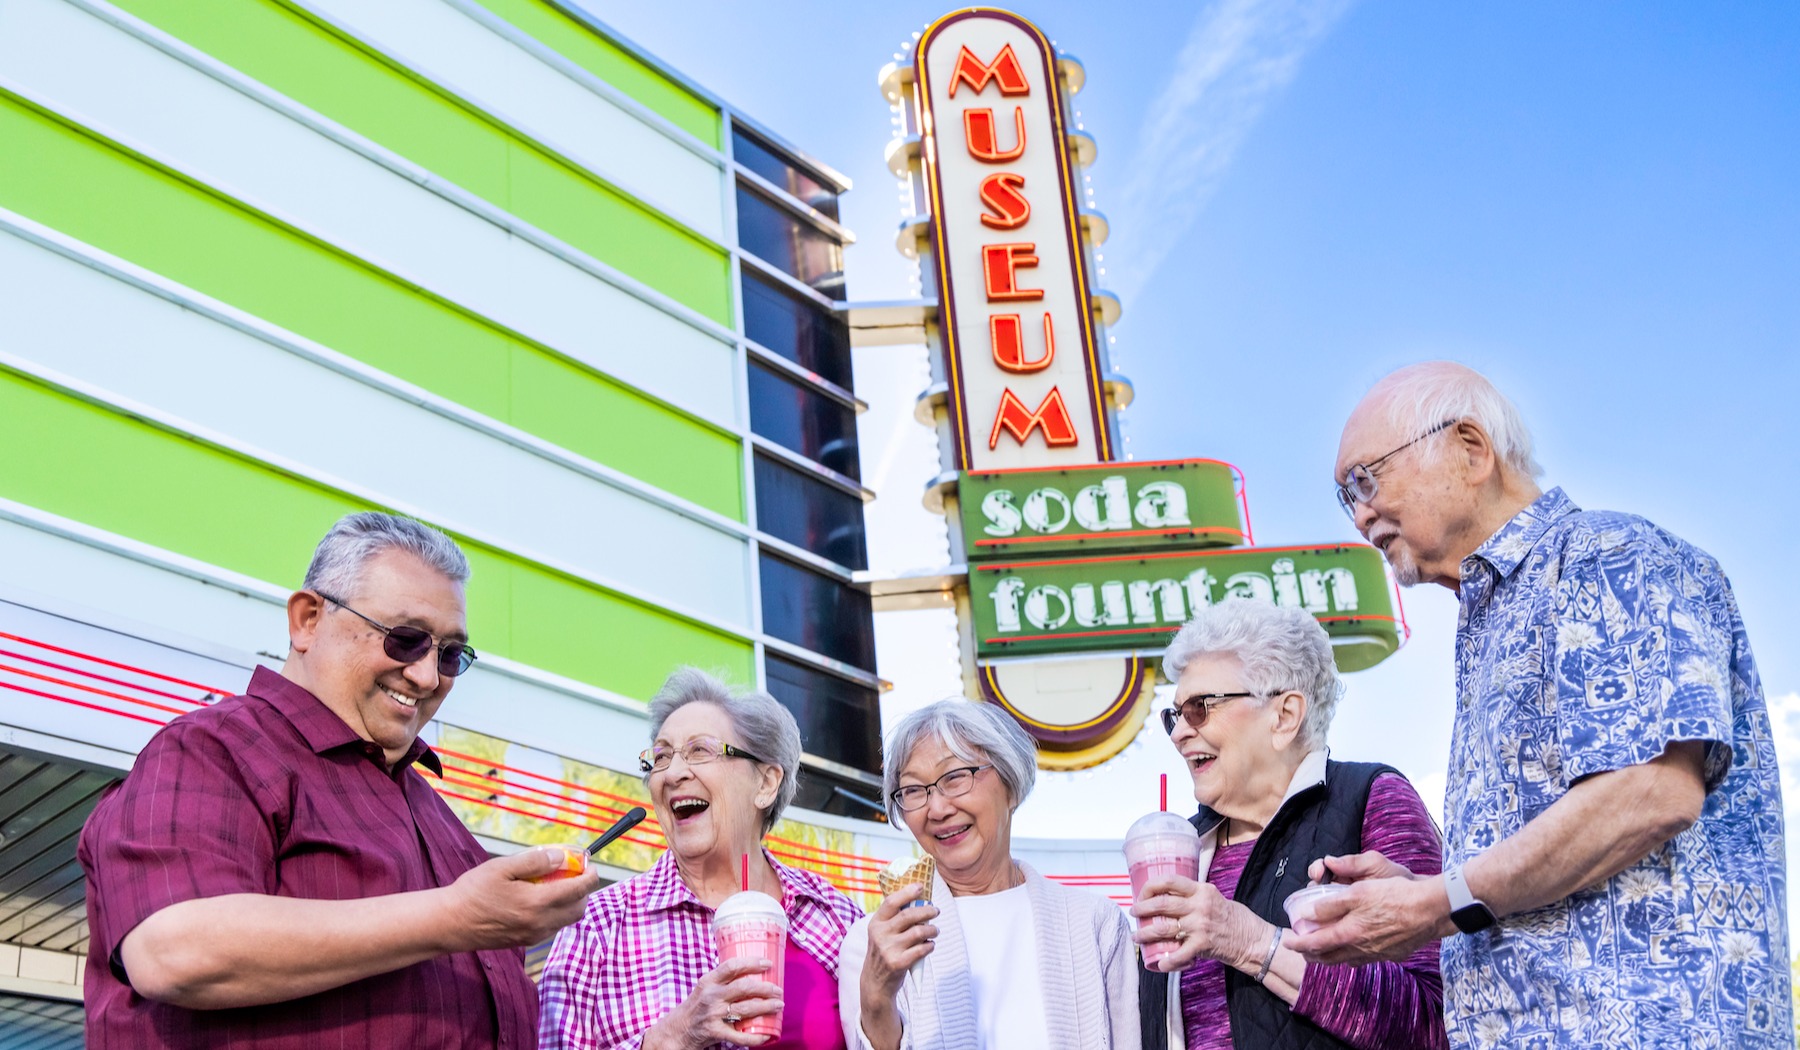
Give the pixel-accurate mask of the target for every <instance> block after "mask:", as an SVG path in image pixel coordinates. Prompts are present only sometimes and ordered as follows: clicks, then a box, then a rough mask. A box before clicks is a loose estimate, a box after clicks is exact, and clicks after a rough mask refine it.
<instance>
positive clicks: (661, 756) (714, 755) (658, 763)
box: [638, 736, 768, 776]
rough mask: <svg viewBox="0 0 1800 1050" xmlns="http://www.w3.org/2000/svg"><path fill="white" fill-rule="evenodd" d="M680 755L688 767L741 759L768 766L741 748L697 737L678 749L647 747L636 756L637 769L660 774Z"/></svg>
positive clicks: (665, 746)
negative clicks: (725, 759) (721, 760)
mask: <svg viewBox="0 0 1800 1050" xmlns="http://www.w3.org/2000/svg"><path fill="white" fill-rule="evenodd" d="M676 755H680V756H681V760H682V761H683V762H686V763H687V764H688V765H690V766H704V765H706V764H707V763H708V762H717V761H718V760H719V759H721V758H743V759H748V760H749V761H751V762H759V763H762V764H763V765H768V763H767V762H763V760H762V759H760V758H757V757H756V756H755V755H753V754H751V753H750V752H748V751H745V750H744V749H743V748H741V747H732V746H731V745H730V744H727V743H725V742H724V741H722V740H714V739H713V738H712V737H710V736H697V737H695V738H694V739H692V740H689V741H688V742H687V743H685V744H683V745H681V746H680V747H670V746H668V745H667V744H658V745H656V746H655V747H647V748H645V749H644V750H643V751H642V752H640V753H639V754H638V769H639V770H640V771H641V772H642V773H643V774H644V775H645V776H649V775H650V774H652V773H660V772H662V771H663V770H665V769H667V768H669V763H670V762H673V761H675V756H676Z"/></svg>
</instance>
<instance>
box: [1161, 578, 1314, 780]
mask: <svg viewBox="0 0 1800 1050" xmlns="http://www.w3.org/2000/svg"><path fill="white" fill-rule="evenodd" d="M1215 654H1220V655H1229V656H1235V657H1237V658H1238V660H1240V661H1241V662H1242V663H1243V665H1244V688H1245V689H1247V690H1249V691H1250V692H1253V693H1260V694H1263V695H1265V696H1272V695H1274V694H1277V693H1280V692H1282V691H1284V690H1288V689H1297V690H1299V691H1300V692H1302V693H1304V694H1306V717H1305V718H1304V719H1303V720H1302V721H1301V723H1300V732H1299V734H1298V736H1297V738H1296V739H1297V740H1298V742H1299V743H1300V745H1301V746H1302V747H1304V748H1306V749H1307V750H1308V751H1315V750H1317V749H1319V748H1321V747H1324V746H1325V735H1326V733H1327V732H1328V731H1329V730H1330V729H1331V718H1332V716H1333V715H1335V714H1337V703H1338V699H1339V698H1340V697H1342V696H1343V693H1344V684H1343V682H1342V681H1340V680H1339V679H1338V673H1337V661H1336V660H1335V659H1334V658H1333V657H1332V655H1331V639H1330V637H1329V636H1327V635H1326V634H1325V628H1323V627H1321V626H1319V621H1317V620H1315V619H1313V617H1312V614H1311V613H1308V612H1307V611H1306V610H1305V609H1301V608H1298V607H1296V606H1291V605H1275V604H1273V603H1271V602H1265V601H1259V600H1257V599H1254V598H1232V599H1229V600H1226V601H1223V602H1220V603H1219V604H1218V605H1211V606H1204V607H1202V608H1201V609H1199V610H1198V611H1196V612H1195V614H1194V618H1193V619H1192V620H1189V621H1188V623H1187V626H1185V627H1183V628H1182V629H1181V630H1180V631H1179V632H1178V633H1177V634H1176V635H1175V638H1174V640H1173V641H1171V642H1170V643H1169V648H1168V651H1167V652H1166V653H1164V654H1163V673H1164V674H1165V675H1167V676H1168V678H1169V680H1170V681H1174V680H1176V679H1178V678H1180V677H1181V672H1182V671H1183V670H1185V669H1186V668H1187V665H1188V664H1190V663H1192V662H1193V661H1194V660H1196V659H1198V658H1199V657H1202V656H1211V655H1215ZM1264 702H1265V703H1266V702H1267V701H1264Z"/></svg>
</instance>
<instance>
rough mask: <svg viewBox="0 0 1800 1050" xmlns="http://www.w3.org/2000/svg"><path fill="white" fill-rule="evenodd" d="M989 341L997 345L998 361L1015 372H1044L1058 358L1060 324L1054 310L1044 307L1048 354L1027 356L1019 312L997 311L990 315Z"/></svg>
mask: <svg viewBox="0 0 1800 1050" xmlns="http://www.w3.org/2000/svg"><path fill="white" fill-rule="evenodd" d="M988 342H990V343H992V344H993V347H994V363H995V364H997V365H999V366H1000V367H1001V368H1002V369H1003V370H1005V371H1008V372H1014V373H1021V374H1023V373H1029V372H1042V371H1043V370H1044V369H1046V368H1049V367H1050V362H1052V361H1054V360H1056V328H1055V326H1054V325H1053V324H1052V323H1051V321H1050V312H1049V311H1048V310H1046V311H1044V356H1043V357H1040V358H1038V359H1037V360H1036V361H1027V360H1025V325H1024V323H1023V322H1022V321H1021V320H1020V318H1019V315H1018V314H995V315H994V316H992V317H990V318H988Z"/></svg>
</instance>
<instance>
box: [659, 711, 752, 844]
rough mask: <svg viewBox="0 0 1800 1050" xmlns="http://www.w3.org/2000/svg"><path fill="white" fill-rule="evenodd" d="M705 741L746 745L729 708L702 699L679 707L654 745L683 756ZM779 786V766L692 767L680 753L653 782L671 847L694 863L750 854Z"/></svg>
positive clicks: (735, 762) (728, 762) (722, 762)
mask: <svg viewBox="0 0 1800 1050" xmlns="http://www.w3.org/2000/svg"><path fill="white" fill-rule="evenodd" d="M701 737H710V738H711V739H713V740H717V741H719V742H721V743H725V744H730V745H732V746H733V747H742V746H743V744H744V740H743V737H742V736H740V735H739V734H738V732H737V727H736V726H734V725H733V724H732V721H731V716H730V715H728V714H726V713H725V709H724V708H722V707H720V706H719V705H718V704H712V703H707V702H706V701H703V700H702V701H696V702H694V703H691V704H684V705H682V706H681V707H678V708H676V709H675V712H674V713H673V714H671V715H670V716H669V717H668V718H667V719H666V720H665V721H664V722H663V724H662V729H661V731H660V732H658V733H657V734H656V740H655V742H654V745H653V746H655V747H667V748H674V749H676V750H678V751H679V750H680V749H682V748H684V747H686V746H687V745H688V744H689V743H691V742H693V741H694V740H696V739H699V738H701ZM780 785H781V770H780V769H779V768H778V767H775V766H763V765H759V764H757V763H755V762H752V761H750V760H749V759H747V758H734V757H729V756H721V757H720V758H718V759H717V760H715V761H712V762H707V763H703V764H701V765H698V766H690V765H688V763H687V758H686V757H685V756H684V755H680V754H677V755H676V756H675V757H674V758H673V759H672V760H671V761H670V762H669V767H668V768H667V769H663V770H659V771H657V772H654V773H651V774H650V779H649V781H648V786H649V788H650V801H651V804H652V805H654V806H655V807H656V820H657V823H659V824H661V825H662V828H663V831H664V832H665V833H666V834H667V835H668V838H669V848H670V849H672V850H674V851H675V856H676V857H677V858H678V859H680V860H682V861H685V862H689V863H693V862H698V861H701V860H704V859H708V858H712V859H717V858H716V857H714V856H713V855H714V854H717V855H718V856H720V857H725V858H727V859H732V858H735V857H736V855H737V854H739V853H744V852H749V851H751V850H752V849H753V848H754V847H755V845H756V843H758V842H759V841H761V839H762V815H763V813H764V812H765V811H766V810H767V809H768V808H769V807H770V806H772V805H774V804H775V795H776V792H777V790H778V789H779V788H780Z"/></svg>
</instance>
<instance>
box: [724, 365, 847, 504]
mask: <svg viewBox="0 0 1800 1050" xmlns="http://www.w3.org/2000/svg"><path fill="white" fill-rule="evenodd" d="M750 429H751V430H753V431H755V432H756V433H758V434H761V435H762V436H763V437H766V438H768V439H769V440H770V441H773V442H775V443H776V444H778V445H780V446H782V447H783V448H791V449H793V450H794V451H795V452H798V453H800V454H801V455H802V456H805V457H806V458H808V459H811V460H815V461H817V462H819V463H823V464H825V465H826V466H828V467H830V468H831V469H832V470H835V471H837V472H838V473H839V474H845V475H848V476H850V477H852V478H857V479H861V477H862V468H861V465H860V464H859V463H858V461H857V454H856V410H855V409H853V408H851V407H850V406H849V405H846V404H844V403H843V402H841V401H838V400H837V399H835V398H831V397H827V396H825V395H824V394H821V393H819V392H818V390H816V389H814V388H812V387H811V386H808V385H807V384H805V383H802V382H800V381H798V380H795V379H791V378H789V377H788V376H785V375H782V374H781V373H780V372H777V371H775V370H774V369H772V368H769V367H767V366H765V365H760V364H757V363H756V362H755V361H754V360H753V361H751V362H750Z"/></svg>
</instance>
